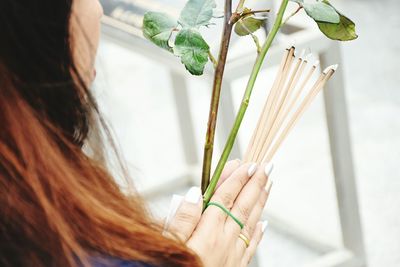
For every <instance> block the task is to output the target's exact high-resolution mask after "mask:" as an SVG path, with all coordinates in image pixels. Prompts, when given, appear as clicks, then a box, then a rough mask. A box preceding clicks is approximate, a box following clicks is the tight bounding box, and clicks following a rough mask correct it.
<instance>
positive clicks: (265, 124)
mask: <svg viewBox="0 0 400 267" xmlns="http://www.w3.org/2000/svg"><path fill="white" fill-rule="evenodd" d="M294 50H295V49H294V47H292V48H291V49H290V50H289V55H288V57H287V60H286V63H285V66H284V68H283V70H282V72H281V73H280V74H279V75H278V77H279V79H278V82H277V86H276V87H274V88H273V90H271V92H270V96H271V102H270V103H269V104H270V105H269V107H268V108H267V109H266V112H267V114H266V115H267V116H266V119H265V121H262V123H261V128H260V129H261V133H260V138H258V140H257V143H256V144H257V145H256V146H255V151H254V153H252V157H251V161H252V162H256V161H257V157H258V155H259V154H260V150H261V148H262V144H263V143H264V142H265V138H266V135H267V134H268V129H270V128H271V125H272V123H273V114H275V112H276V109H277V102H278V100H279V96H280V94H281V93H282V86H283V85H284V84H285V82H286V80H287V76H288V73H289V71H290V69H291V66H292V62H293V59H294Z"/></svg>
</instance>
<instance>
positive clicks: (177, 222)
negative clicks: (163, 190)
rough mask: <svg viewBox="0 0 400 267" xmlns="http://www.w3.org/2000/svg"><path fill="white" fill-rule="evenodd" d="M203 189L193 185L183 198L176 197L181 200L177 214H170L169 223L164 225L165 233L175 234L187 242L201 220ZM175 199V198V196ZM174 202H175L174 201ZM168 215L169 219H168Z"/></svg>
mask: <svg viewBox="0 0 400 267" xmlns="http://www.w3.org/2000/svg"><path fill="white" fill-rule="evenodd" d="M202 199H203V198H202V195H201V189H200V188H199V187H192V188H190V189H189V191H188V192H187V193H186V195H185V197H184V198H183V199H182V198H180V200H179V197H175V201H176V202H180V205H179V204H178V205H179V207H178V208H177V209H176V213H175V215H173V214H170V215H169V216H168V217H169V221H167V222H166V224H167V223H168V225H165V226H164V235H167V236H170V235H172V236H174V237H176V238H178V239H179V240H180V241H182V242H186V241H187V240H188V239H189V238H190V236H191V235H192V233H193V231H194V229H196V226H197V224H198V223H199V221H200V217H201V212H202V207H203V201H202ZM173 200H174V198H173ZM172 204H174V203H172ZM168 217H167V220H168Z"/></svg>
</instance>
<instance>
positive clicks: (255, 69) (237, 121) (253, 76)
mask: <svg viewBox="0 0 400 267" xmlns="http://www.w3.org/2000/svg"><path fill="white" fill-rule="evenodd" d="M288 1H289V0H282V2H281V6H280V8H279V11H278V14H277V17H276V19H275V23H274V26H273V27H272V29H271V31H270V33H269V34H268V37H267V40H266V41H265V43H264V45H263V47H262V49H261V53H260V54H259V55H258V57H257V60H256V62H255V64H254V67H253V70H252V72H251V74H250V78H249V81H248V83H247V87H246V91H245V93H244V96H243V99H242V104H241V105H240V108H239V112H238V114H237V116H236V119H235V122H234V125H233V128H232V130H231V132H230V135H229V138H228V140H227V142H226V144H225V148H224V151H223V153H222V155H221V158H220V160H219V162H218V165H217V167H216V169H215V172H214V174H213V177H212V179H211V182H210V185H209V187H208V188H207V190H206V193H205V194H204V201H203V207H206V205H207V203H208V202H210V199H211V197H212V195H213V194H214V191H215V188H216V186H217V183H218V180H219V178H220V176H221V173H222V170H223V168H224V166H225V164H226V162H227V160H228V157H229V154H230V152H231V150H232V147H233V144H234V142H235V139H236V136H237V133H238V131H239V128H240V125H241V123H242V120H243V118H244V115H245V113H246V110H247V106H248V105H249V101H250V96H251V93H252V91H253V88H254V84H255V82H256V79H257V76H258V73H259V72H260V69H261V66H262V64H263V62H264V59H265V56H266V54H267V52H268V50H269V48H270V47H271V45H272V42H273V40H274V38H275V36H276V34H277V33H278V31H279V29H280V27H281V25H282V18H283V15H284V13H285V10H286V7H287V5H288Z"/></svg>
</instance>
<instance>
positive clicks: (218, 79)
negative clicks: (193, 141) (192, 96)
mask: <svg viewBox="0 0 400 267" xmlns="http://www.w3.org/2000/svg"><path fill="white" fill-rule="evenodd" d="M224 13H225V21H224V29H223V33H222V41H221V46H220V50H219V56H218V63H217V66H216V69H215V74H214V83H213V89H212V96H211V103H210V113H209V115H208V125H207V135H206V143H205V145H204V156H203V172H202V177H201V188H202V192H203V193H205V191H206V189H207V187H208V185H209V183H210V176H211V163H212V155H213V147H214V139H215V128H216V125H217V115H218V106H219V99H220V96H221V87H222V80H223V75H224V71H225V65H226V58H227V55H228V48H229V43H230V40H231V35H232V28H233V23H231V17H232V0H225V12H224Z"/></svg>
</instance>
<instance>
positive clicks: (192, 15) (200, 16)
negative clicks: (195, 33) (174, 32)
mask: <svg viewBox="0 0 400 267" xmlns="http://www.w3.org/2000/svg"><path fill="white" fill-rule="evenodd" d="M216 7H217V4H216V3H215V0H189V2H187V3H186V5H185V7H184V8H183V10H182V12H181V15H180V17H179V23H180V24H181V25H182V26H183V27H186V28H198V27H200V26H207V25H208V24H209V23H210V20H211V18H212V17H213V9H214V8H216Z"/></svg>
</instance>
